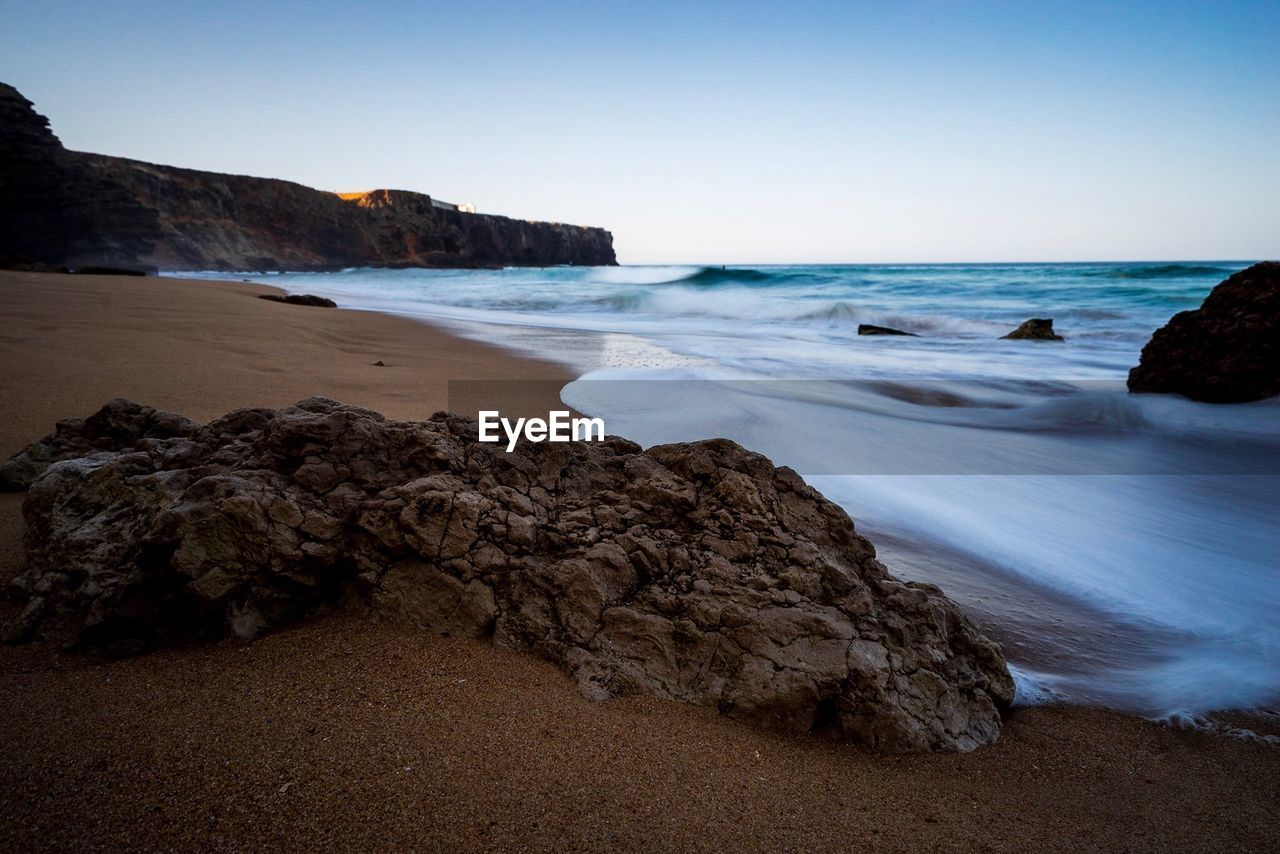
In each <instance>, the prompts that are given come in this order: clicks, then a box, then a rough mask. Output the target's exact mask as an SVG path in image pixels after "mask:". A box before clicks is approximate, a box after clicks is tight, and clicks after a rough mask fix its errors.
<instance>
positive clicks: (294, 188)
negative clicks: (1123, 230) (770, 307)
mask: <svg viewBox="0 0 1280 854" xmlns="http://www.w3.org/2000/svg"><path fill="white" fill-rule="evenodd" d="M0 263H5V264H9V265H16V264H32V263H34V264H37V265H52V266H66V267H70V268H82V267H87V266H107V267H113V268H135V269H150V270H155V269H160V270H338V269H343V268H345V267H360V266H370V267H485V266H500V265H501V266H551V265H556V264H580V265H611V264H616V263H617V261H616V258H615V256H614V251H613V236H612V235H611V234H610V233H609V232H608V231H605V230H604V229H600V228H589V227H585V226H577V225H565V224H562V223H549V222H529V221H525V220H517V219H511V218H508V217H503V216H491V215H487V214H476V213H465V212H462V211H459V210H456V209H453V208H452V206H443V207H442V206H441V205H440V204H439V203H438V202H437V201H436V200H433V199H432V198H431V197H430V196H427V195H424V194H422V193H413V192H407V191H401V190H371V191H369V192H363V193H345V194H341V195H339V194H337V193H330V192H324V191H321V190H314V189H312V188H310V187H304V186H303V185H301V184H295V183H292V182H289V181H279V180H274V179H269V178H250V177H246V176H242V175H224V174H219V173H216V172H202V171H199V170H195V169H180V168H177V167H173V166H159V165H156V164H153V163H142V162H139V161H136V160H128V159H125V158H122V157H109V156H106V155H102V154H86V153H82V152H76V151H68V150H67V149H66V148H64V147H63V145H62V143H61V142H60V141H59V140H58V138H57V137H56V136H55V135H54V134H53V132H52V131H51V130H50V129H49V122H48V119H46V118H45V117H44V116H42V115H40V114H39V113H37V112H36V111H35V110H34V108H33V106H32V104H31V102H30V101H28V100H27V99H26V98H24V97H23V96H22V94H21V93H19V92H18V90H16V89H14V88H13V87H12V86H8V85H5V84H2V83H0Z"/></svg>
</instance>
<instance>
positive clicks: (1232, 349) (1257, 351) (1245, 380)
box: [1129, 261, 1280, 403]
mask: <svg viewBox="0 0 1280 854" xmlns="http://www.w3.org/2000/svg"><path fill="white" fill-rule="evenodd" d="M1129 391H1134V392H1165V393H1173V394H1181V395H1185V396H1187V397H1189V398H1191V399H1192V400H1202V401H1205V402H1208V403H1246V402H1248V401H1253V400H1262V399H1263V398H1267V397H1275V396H1276V395H1278V394H1280V263H1278V262H1276V261H1264V262H1262V263H1261V264H1254V265H1253V266H1252V267H1249V268H1248V269H1246V270H1241V271H1240V272H1239V273H1236V274H1235V275H1234V276H1231V277H1229V278H1228V279H1226V280H1225V281H1223V282H1221V283H1219V284H1218V285H1217V287H1215V288H1214V289H1213V291H1212V292H1210V294H1209V296H1207V297H1205V300H1204V303H1203V304H1201V306H1200V307H1199V308H1197V309H1195V310H1193V311H1182V312H1179V313H1178V314H1175V315H1174V316H1173V317H1172V318H1171V319H1170V320H1169V322H1168V323H1166V324H1165V325H1164V326H1162V327H1161V328H1159V329H1157V330H1156V331H1155V334H1154V335H1152V336H1151V340H1150V341H1148V342H1147V346H1145V347H1143V348H1142V357H1141V358H1140V359H1139V361H1138V366H1137V367H1136V368H1134V369H1133V370H1131V371H1130V372H1129Z"/></svg>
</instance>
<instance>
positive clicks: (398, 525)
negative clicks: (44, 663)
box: [0, 398, 1014, 751]
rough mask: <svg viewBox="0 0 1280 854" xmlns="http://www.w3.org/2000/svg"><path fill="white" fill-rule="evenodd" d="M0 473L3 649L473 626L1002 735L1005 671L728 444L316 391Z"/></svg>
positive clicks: (973, 636) (870, 733)
mask: <svg viewBox="0 0 1280 854" xmlns="http://www.w3.org/2000/svg"><path fill="white" fill-rule="evenodd" d="M0 476H2V477H3V478H4V481H5V483H6V484H7V485H9V486H11V487H18V488H20V487H22V486H24V485H29V486H30V492H29V494H28V496H27V499H26V503H25V508H24V509H25V514H26V520H27V526H28V527H27V535H26V548H27V558H28V566H29V570H28V572H27V573H26V574H25V575H23V576H22V577H20V578H19V579H18V580H17V581H16V582H15V584H14V587H13V592H14V593H15V595H17V596H18V597H19V598H20V599H22V600H23V602H24V604H25V607H24V610H23V615H22V617H20V618H19V620H18V621H17V622H16V623H14V624H13V625H12V626H11V627H10V635H11V638H13V639H18V638H21V637H23V636H30V635H32V634H34V633H46V634H50V635H53V634H57V633H59V632H63V631H66V632H70V633H71V634H72V635H73V636H74V637H75V638H77V639H78V640H79V641H80V642H81V643H83V644H86V645H90V646H99V647H104V648H106V649H108V650H111V651H116V652H136V651H141V650H143V649H145V648H148V647H151V646H154V645H159V644H167V643H176V642H183V641H189V640H193V639H207V640H214V639H219V638H223V637H228V636H230V637H237V638H252V637H254V636H256V635H258V634H260V633H261V632H264V631H267V630H269V629H271V628H274V627H276V626H281V625H284V624H286V623H288V622H289V621H291V620H293V619H295V618H298V617H300V616H302V615H304V614H307V613H310V612H312V611H314V610H315V609H317V608H319V607H321V606H325V605H329V604H333V603H339V602H341V603H346V605H347V606H350V607H357V608H363V609H367V610H368V611H370V612H371V613H373V614H375V615H377V616H379V617H381V618H383V619H388V620H395V621H399V622H402V623H406V624H409V625H413V626H418V627H421V628H423V629H426V630H430V631H438V632H445V633H449V634H454V635H465V636H471V637H488V638H492V640H493V642H495V643H497V644H501V645H503V646H507V647H513V648H516V649H521V650H528V651H531V652H533V653H536V654H538V655H541V656H543V657H545V658H548V659H550V660H551V661H554V662H556V663H557V664H559V665H560V666H562V667H563V668H565V669H566V670H568V671H569V672H570V673H572V674H573V675H574V677H575V678H576V680H577V682H578V684H579V686H580V688H581V690H582V691H583V692H584V693H585V694H587V695H588V696H591V697H597V698H605V697H609V696H614V695H619V694H632V693H640V694H649V695H655V696H659V697H666V698H671V699H675V700H681V701H684V702H689V703H696V704H698V705H703V706H709V707H712V708H715V709H718V710H719V711H720V712H722V713H723V714H726V715H728V716H731V717H734V718H739V719H742V720H745V721H749V722H752V723H755V724H759V725H765V726H770V727H775V728H779V729H782V730H787V731H811V730H820V729H823V730H830V731H832V732H834V733H836V734H838V735H840V736H843V737H845V738H848V739H852V740H854V741H857V742H860V743H862V744H865V745H868V746H870V747H872V748H876V749H881V750H890V751H904V750H951V749H956V750H967V749H971V748H973V747H976V746H978V745H981V744H986V743H989V742H992V741H994V740H995V739H996V737H997V735H998V733H999V729H1000V710H1001V709H1002V708H1004V707H1005V706H1007V705H1008V704H1009V703H1010V701H1011V700H1012V698H1013V691H1014V688H1013V682H1012V680H1011V679H1010V676H1009V673H1008V670H1007V669H1006V667H1005V664H1004V661H1003V659H1002V657H1001V654H1000V652H999V649H998V648H997V647H996V646H995V645H994V644H993V643H991V642H990V641H989V640H987V639H986V638H985V637H984V636H983V635H982V634H981V633H979V632H978V631H977V629H976V628H975V627H974V626H973V624H972V623H971V622H970V621H969V620H968V619H967V618H966V617H964V616H963V615H962V614H961V613H960V612H959V611H958V610H957V608H956V606H955V605H954V604H953V603H952V602H950V601H949V600H948V599H947V598H946V597H945V596H943V594H942V593H941V591H939V590H938V589H937V588H935V587H932V586H929V585H922V584H915V583H902V582H899V581H897V580H895V579H894V578H892V577H891V576H890V575H889V573H888V572H887V571H886V569H885V567H884V566H883V565H882V564H881V563H880V562H879V561H878V560H877V559H876V555H875V549H874V548H873V547H872V545H871V543H869V542H868V541H867V540H866V539H864V538H862V537H861V536H859V535H858V534H857V533H856V532H855V531H854V527H853V523H852V522H851V521H850V519H849V518H848V516H846V515H845V513H844V512H843V511H842V510H841V509H840V508H839V507H837V506H836V505H834V504H832V503H831V502H829V501H827V500H825V499H824V498H823V497H822V496H821V495H819V494H818V493H817V492H816V491H814V490H813V489H812V488H810V487H809V486H807V485H806V484H805V483H804V482H803V481H802V480H801V479H800V478H799V477H798V476H797V475H796V474H795V473H794V472H792V471H791V470H790V469H786V468H776V467H774V466H773V465H772V464H771V463H770V462H769V461H768V460H766V459H765V458H764V457H762V456H759V455H758V454H753V453H750V452H748V451H746V450H744V449H742V448H741V447H739V446H738V445H736V444H734V443H733V442H730V441H726V440H713V441H704V442H694V443H687V444H676V445H665V446H660V447H654V448H650V449H649V450H647V451H642V450H641V449H640V448H639V447H638V446H637V445H635V444H633V443H631V442H628V441H626V440H623V439H619V438H616V437H611V438H609V439H607V440H606V441H604V442H598V443H571V444H525V445H522V446H519V447H518V448H517V449H516V450H515V451H514V452H512V453H509V454H508V453H504V452H503V451H502V450H501V449H499V448H497V447H496V446H494V445H492V444H481V443H479V442H477V441H476V422H475V421H473V420H470V419H466V418H461V417H457V416H454V415H449V414H447V413H440V414H437V415H436V416H435V417H433V418H432V419H430V420H429V421H425V422H396V421H391V420H388V419H386V418H383V417H382V416H380V415H378V414H377V413H374V412H370V411H368V410H364V409H359V408H356V407H351V406H344V405H342V404H339V403H336V402H334V401H332V400H326V399H322V398H312V399H309V400H304V401H301V402H300V403H298V404H297V405H295V406H292V407H289V408H286V409H282V410H278V411H275V410H268V409H247V410H240V411H237V412H232V413H231V414H229V415H226V416H224V417H223V418H220V419H218V420H216V421H213V422H211V423H209V424H207V425H204V426H198V425H196V424H194V423H192V422H190V421H189V420H187V419H184V418H181V417H180V416H175V415H170V414H166V413H161V412H157V411H155V410H153V409H151V408H149V407H145V406H140V405H138V404H135V403H129V402H127V401H113V402H112V403H110V404H108V405H107V406H106V407H105V408H104V409H103V410H101V411H100V412H98V413H97V414H95V415H94V416H92V417H90V418H87V419H84V420H70V421H63V422H60V423H59V424H58V427H57V430H56V431H55V432H54V433H53V434H52V435H51V436H49V437H47V438H46V439H44V440H43V441H41V442H39V443H37V444H35V445H33V446H31V447H30V448H28V449H26V450H25V451H23V452H22V453H20V454H18V455H16V456H15V457H14V458H13V459H11V460H10V461H9V462H8V463H6V464H5V466H4V467H3V470H2V471H0Z"/></svg>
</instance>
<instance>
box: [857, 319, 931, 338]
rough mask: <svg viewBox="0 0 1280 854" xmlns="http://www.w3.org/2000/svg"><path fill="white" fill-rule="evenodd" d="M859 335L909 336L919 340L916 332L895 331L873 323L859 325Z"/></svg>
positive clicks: (890, 327) (889, 327)
mask: <svg viewBox="0 0 1280 854" xmlns="http://www.w3.org/2000/svg"><path fill="white" fill-rule="evenodd" d="M858 334H859V335H908V336H910V337H912V338H918V337H919V336H918V335H916V334H915V333H914V332H903V331H902V330H901V329H894V328H893V327H892V326H876V325H875V324H873V323H859V324H858Z"/></svg>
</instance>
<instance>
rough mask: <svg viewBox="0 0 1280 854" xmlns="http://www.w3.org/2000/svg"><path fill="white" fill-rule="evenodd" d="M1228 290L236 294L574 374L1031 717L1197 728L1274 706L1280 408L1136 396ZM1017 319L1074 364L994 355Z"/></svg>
mask: <svg viewBox="0 0 1280 854" xmlns="http://www.w3.org/2000/svg"><path fill="white" fill-rule="evenodd" d="M1244 266H1246V264H1245V263H1243V262H1240V263H1233V262H1203V263H1167V264H1166V263H1144V264H1035V265H1029V264H1019V265H938V266H886V265H879V266H833V267H819V266H785V267H783V266H780V267H752V268H742V267H727V268H721V267H719V266H711V267H694V266H689V267H618V268H552V269H508V270H497V271H443V270H442V271H430V270H349V271H344V272H342V273H328V274H315V273H313V274H276V275H266V276H248V277H249V278H254V279H256V280H259V281H263V282H268V283H271V284H275V285H278V286H281V287H284V288H285V289H287V290H289V291H291V292H306V293H316V294H321V295H325V296H330V297H333V298H334V299H336V300H338V301H339V302H340V303H341V304H342V305H344V306H349V307H353V308H363V309H369V310H376V311H385V312H392V313H396V314H403V315H409V316H416V317H422V318H427V319H431V320H434V321H437V322H443V323H446V324H448V325H451V326H453V327H454V328H455V329H457V330H458V331H460V332H462V333H463V334H467V335H472V336H475V337H479V338H483V339H485V340H490V341H497V342H499V343H505V344H507V345H509V346H512V347H515V348H519V349H522V350H526V351H530V352H534V353H537V354H539V355H542V356H545V357H549V358H553V359H556V360H559V361H561V362H564V363H566V364H569V365H571V366H573V367H574V368H576V369H577V370H578V372H579V373H580V375H581V379H580V380H578V381H577V382H574V383H571V384H570V385H569V386H568V387H566V389H565V391H564V393H563V397H564V400H565V402H566V403H568V404H571V405H572V406H574V407H576V408H578V409H579V410H582V411H584V412H587V413H589V414H592V415H599V416H602V417H604V418H605V420H606V423H607V424H608V427H609V431H610V432H613V433H618V434H621V435H625V436H628V437H629V438H632V439H635V440H636V441H639V442H641V443H642V444H645V445H649V444H655V443H658V442H669V441H680V440H687V439H697V438H705V437H710V436H727V437H730V438H733V439H736V440H738V441H740V442H741V443H742V444H744V445H746V446H747V447H749V448H752V449H754V450H758V451H760V452H762V453H764V454H766V455H768V456H769V457H770V458H771V459H773V460H774V461H775V462H777V463H780V464H786V465H790V466H792V467H793V468H795V469H796V470H797V471H799V472H800V473H801V474H802V475H804V476H805V477H806V478H807V479H808V480H809V481H810V482H811V483H813V484H814V485H815V486H816V487H817V488H819V489H820V490H821V491H822V492H823V493H824V494H826V495H827V496H828V497H829V498H831V499H832V500H834V501H837V502H839V503H840V504H841V505H843V506H844V507H845V508H846V509H847V510H848V511H849V513H850V514H851V515H852V516H853V518H854V519H855V520H856V523H857V525H858V528H859V530H860V531H861V532H862V533H864V534H866V535H868V536H869V537H871V539H872V540H873V542H875V543H876V544H877V546H878V548H879V550H880V552H881V556H882V558H883V559H884V560H885V562H886V563H887V564H888V565H889V567H890V569H891V570H892V571H894V572H895V573H897V574H899V575H900V576H904V577H908V578H914V579H919V580H928V581H932V582H934V583H937V584H939V585H940V586H942V587H943V589H944V590H946V591H947V592H948V593H949V594H950V595H951V596H953V597H954V598H955V599H956V600H957V601H959V602H960V604H961V605H962V606H963V607H965V608H966V609H967V610H968V611H969V612H970V613H971V614H972V615H973V616H974V618H975V619H977V620H978V621H979V622H980V623H981V624H982V626H983V627H984V628H985V629H986V630H987V631H988V632H989V633H991V634H992V635H993V636H994V637H996V638H997V639H998V640H999V641H1000V642H1001V643H1002V644H1003V646H1004V648H1005V652H1006V655H1007V656H1008V658H1009V660H1010V662H1011V665H1012V667H1013V669H1014V672H1015V678H1016V679H1017V682H1018V688H1019V700H1020V701H1021V702H1040V701H1045V700H1053V699H1061V700H1068V701H1072V702H1080V703H1087V704H1096V705H1104V706H1110V707H1116V708H1121V709H1125V710H1129V711H1133V712H1137V713H1140V714H1144V715H1148V716H1151V717H1178V718H1182V717H1193V718H1194V717H1198V716H1202V715H1204V714H1206V713H1209V712H1212V711H1216V710H1225V709H1243V708H1255V707H1264V706H1265V707H1272V706H1274V704H1275V703H1277V701H1280V618H1278V617H1277V615H1278V614H1280V512H1278V509H1280V418H1278V416H1280V401H1275V400H1272V401H1263V402H1259V403H1254V404H1242V405H1232V406H1210V405H1205V404H1197V403H1193V402H1191V401H1187V400H1184V399H1182V398H1178V397H1173V396H1165V395H1154V396H1153V395H1142V396H1132V395H1128V394H1127V393H1126V392H1125V388H1124V380H1125V376H1126V374H1127V372H1128V370H1129V368H1131V367H1132V366H1133V365H1135V364H1137V360H1138V354H1139V351H1140V350H1141V348H1142V346H1143V344H1144V343H1145V342H1146V341H1147V339H1148V338H1149V337H1150V335H1151V333H1152V332H1153V331H1154V330H1155V329H1156V328H1157V327H1159V326H1161V325H1163V324H1164V323H1165V322H1166V321H1167V320H1168V318H1169V317H1170V316H1171V315H1173V314H1174V313H1176V312H1178V311H1182V310H1185V309H1191V308H1195V307H1196V306H1198V305H1199V304H1200V302H1201V300H1203V298H1204V296H1205V295H1206V294H1207V293H1208V292H1209V290H1210V289H1211V288H1212V287H1213V285H1215V284H1216V283H1217V282H1218V281H1220V280H1221V279H1223V278H1225V277H1226V276H1227V275H1229V274H1231V273H1232V272H1235V271H1236V270H1239V269H1242V268H1243V267H1244ZM1030 317H1051V318H1053V319H1054V322H1055V325H1056V328H1057V331H1058V332H1059V333H1060V334H1062V335H1064V336H1066V338H1067V340H1066V341H1064V342H1061V343H1056V342H1035V341H1004V340H1001V339H1000V337H999V336H1001V335H1003V334H1005V333H1006V332H1008V331H1010V330H1011V329H1013V328H1014V327H1015V326H1017V325H1018V324H1019V323H1021V322H1022V321H1023V320H1026V319H1027V318H1030ZM859 323H872V324H877V325H882V326H892V327H896V328H899V329H903V330H906V331H909V332H914V333H917V335H918V336H919V337H867V336H859V335H858V334H857V326H858V324H859ZM584 333H586V334H584ZM457 379H465V378H463V377H458V378H457Z"/></svg>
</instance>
